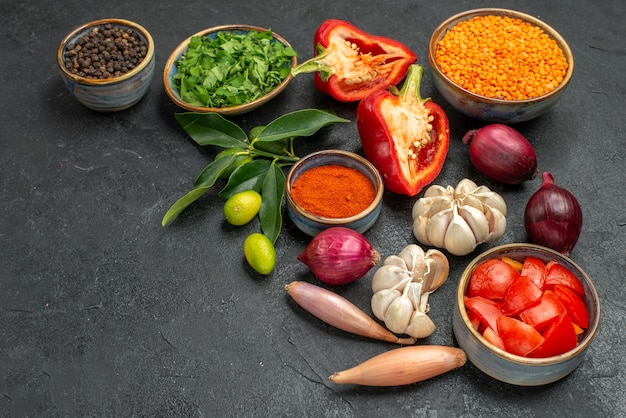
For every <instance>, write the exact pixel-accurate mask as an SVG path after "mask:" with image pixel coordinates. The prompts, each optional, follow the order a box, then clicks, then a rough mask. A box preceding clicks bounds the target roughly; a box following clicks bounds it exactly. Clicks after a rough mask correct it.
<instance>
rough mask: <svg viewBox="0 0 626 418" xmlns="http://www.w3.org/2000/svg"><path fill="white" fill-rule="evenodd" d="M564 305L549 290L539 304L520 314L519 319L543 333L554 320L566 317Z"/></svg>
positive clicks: (542, 296) (544, 293)
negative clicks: (562, 316)
mask: <svg viewBox="0 0 626 418" xmlns="http://www.w3.org/2000/svg"><path fill="white" fill-rule="evenodd" d="M566 314H567V311H566V310H565V305H563V303H562V302H561V300H560V299H559V298H557V297H556V296H555V295H554V293H553V292H552V291H550V290H546V291H544V292H543V295H541V299H540V300H539V303H538V304H536V305H533V306H531V307H530V308H528V309H525V310H523V311H522V312H520V314H519V316H520V319H521V320H522V321H524V322H526V323H527V324H528V325H532V326H533V327H535V329H536V330H537V331H539V332H543V331H544V330H545V329H546V328H547V327H548V326H549V325H550V324H551V323H552V322H554V320H555V319H556V318H558V317H559V316H561V315H566Z"/></svg>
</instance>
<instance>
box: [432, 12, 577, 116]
mask: <svg viewBox="0 0 626 418" xmlns="http://www.w3.org/2000/svg"><path fill="white" fill-rule="evenodd" d="M428 60H429V63H430V67H431V70H432V71H431V73H432V74H433V82H434V84H435V87H436V88H437V90H438V91H439V92H440V93H441V95H442V96H443V97H444V99H446V101H448V103H450V105H452V107H454V108H455V109H457V110H458V111H460V112H461V113H463V114H465V115H467V116H470V117H472V118H475V119H479V120H482V121H485V122H498V123H516V122H524V121H528V120H531V119H534V118H536V117H538V116H540V115H542V114H544V113H545V112H547V111H548V110H550V109H551V108H552V107H553V106H554V105H555V104H556V103H557V101H558V100H559V99H560V97H561V96H562V95H563V92H564V91H565V88H566V87H567V85H568V83H569V81H570V79H571V77H572V74H573V71H574V58H573V55H572V52H571V50H570V48H569V46H568V44H567V42H566V41H565V40H564V39H563V37H562V36H561V35H560V34H559V33H558V32H557V31H556V30H555V29H553V28H552V27H551V26H549V25H548V24H546V23H544V22H543V21H541V20H539V19H537V18H535V17H533V16H530V15H528V14H525V13H522V12H518V11H514V10H507V9H497V8H484V9H474V10H468V11H465V12H461V13H458V14H456V15H454V16H452V17H450V18H448V19H447V20H445V21H444V22H443V23H441V24H440V25H439V26H438V27H437V28H436V29H435V31H434V32H433V34H432V36H431V38H430V43H429V47H428Z"/></svg>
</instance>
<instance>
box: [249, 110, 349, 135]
mask: <svg viewBox="0 0 626 418" xmlns="http://www.w3.org/2000/svg"><path fill="white" fill-rule="evenodd" d="M338 122H350V121H349V120H348V119H343V118H340V117H338V116H336V115H333V114H332V113H329V112H326V111H324V110H318V109H302V110H296V111H294V112H291V113H287V114H285V115H283V116H280V117H279V118H278V119H275V120H273V121H272V122H270V123H269V124H268V125H267V126H266V127H265V128H264V129H263V130H262V131H261V132H260V133H259V135H258V136H257V137H256V139H257V141H263V142H272V141H278V140H280V139H287V138H294V137H298V136H311V135H313V134H315V133H316V132H317V131H319V130H320V129H321V128H323V127H324V126H327V125H330V124H333V123H338Z"/></svg>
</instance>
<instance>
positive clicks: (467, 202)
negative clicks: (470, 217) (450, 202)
mask: <svg viewBox="0 0 626 418" xmlns="http://www.w3.org/2000/svg"><path fill="white" fill-rule="evenodd" d="M458 203H459V206H472V207H473V208H476V209H478V210H480V211H481V212H482V211H483V208H484V207H485V204H484V203H483V202H482V200H480V198H478V197H476V196H474V195H472V194H467V195H465V196H463V197H462V198H460V199H458Z"/></svg>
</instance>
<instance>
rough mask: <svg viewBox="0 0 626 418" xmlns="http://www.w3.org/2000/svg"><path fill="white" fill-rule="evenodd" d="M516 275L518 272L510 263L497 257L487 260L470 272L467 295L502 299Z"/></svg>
mask: <svg viewBox="0 0 626 418" xmlns="http://www.w3.org/2000/svg"><path fill="white" fill-rule="evenodd" d="M518 276H519V273H518V272H517V270H515V268H513V267H512V266H511V265H510V264H508V263H505V262H504V261H502V260H500V259H497V258H493V259H491V260H487V261H485V262H483V263H481V264H480V265H478V267H476V268H475V269H474V271H473V272H472V276H471V277H470V283H469V296H470V297H474V296H482V297H485V298H487V299H504V297H505V296H506V292H507V290H508V288H509V286H510V285H511V283H513V281H514V280H515V279H516V278H517V277H518Z"/></svg>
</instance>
